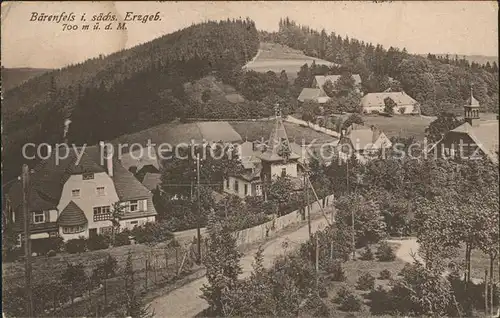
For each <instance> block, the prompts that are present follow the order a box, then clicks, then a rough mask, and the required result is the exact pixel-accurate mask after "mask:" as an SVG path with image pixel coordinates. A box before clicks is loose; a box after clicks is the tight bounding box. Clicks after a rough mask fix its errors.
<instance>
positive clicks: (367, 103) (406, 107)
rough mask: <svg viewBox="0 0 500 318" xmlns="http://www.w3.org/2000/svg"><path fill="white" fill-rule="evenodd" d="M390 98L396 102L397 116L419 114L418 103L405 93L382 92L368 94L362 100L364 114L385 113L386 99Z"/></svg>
mask: <svg viewBox="0 0 500 318" xmlns="http://www.w3.org/2000/svg"><path fill="white" fill-rule="evenodd" d="M386 98H390V99H392V100H393V101H394V103H395V104H396V106H395V107H394V113H396V114H418V113H419V111H420V110H419V107H418V102H417V101H416V100H414V99H413V98H412V97H411V96H410V95H408V94H406V93H405V92H390V91H386V92H381V93H368V94H366V95H365V96H363V97H362V98H361V106H362V107H363V112H365V113H372V112H384V109H385V99H386Z"/></svg>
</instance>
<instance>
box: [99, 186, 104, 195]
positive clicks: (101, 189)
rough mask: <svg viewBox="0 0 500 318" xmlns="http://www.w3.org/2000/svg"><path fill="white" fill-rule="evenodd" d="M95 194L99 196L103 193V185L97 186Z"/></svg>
mask: <svg viewBox="0 0 500 318" xmlns="http://www.w3.org/2000/svg"><path fill="white" fill-rule="evenodd" d="M97 195H99V196H103V195H105V193H104V187H97Z"/></svg>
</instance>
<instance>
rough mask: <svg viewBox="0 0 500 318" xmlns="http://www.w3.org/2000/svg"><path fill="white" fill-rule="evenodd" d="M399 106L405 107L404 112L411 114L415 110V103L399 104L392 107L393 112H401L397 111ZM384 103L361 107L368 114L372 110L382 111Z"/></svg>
mask: <svg viewBox="0 0 500 318" xmlns="http://www.w3.org/2000/svg"><path fill="white" fill-rule="evenodd" d="M401 107H404V108H405V112H404V114H412V113H413V112H414V111H415V105H401V106H395V107H394V114H401V113H400V112H399V109H400V108H401ZM384 108H385V106H384V105H381V106H370V107H363V111H364V112H366V113H368V114H370V113H371V112H372V111H378V112H384Z"/></svg>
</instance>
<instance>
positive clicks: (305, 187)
mask: <svg viewBox="0 0 500 318" xmlns="http://www.w3.org/2000/svg"><path fill="white" fill-rule="evenodd" d="M306 181H307V171H304V190H305V192H306V204H307V206H306V212H307V228H308V229H309V240H311V238H312V236H311V235H312V233H311V232H312V231H311V208H310V206H309V183H308V182H306Z"/></svg>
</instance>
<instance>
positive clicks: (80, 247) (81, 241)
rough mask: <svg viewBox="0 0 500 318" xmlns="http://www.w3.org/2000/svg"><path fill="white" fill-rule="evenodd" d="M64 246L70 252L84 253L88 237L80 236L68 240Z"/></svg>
mask: <svg viewBox="0 0 500 318" xmlns="http://www.w3.org/2000/svg"><path fill="white" fill-rule="evenodd" d="M64 248H65V249H66V252H68V253H70V254H75V253H83V252H85V250H86V249H87V239H85V238H83V237H80V238H77V239H72V240H69V241H68V242H66V244H65V246H64Z"/></svg>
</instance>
